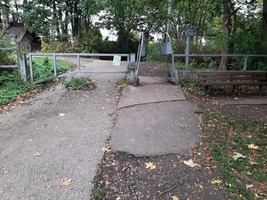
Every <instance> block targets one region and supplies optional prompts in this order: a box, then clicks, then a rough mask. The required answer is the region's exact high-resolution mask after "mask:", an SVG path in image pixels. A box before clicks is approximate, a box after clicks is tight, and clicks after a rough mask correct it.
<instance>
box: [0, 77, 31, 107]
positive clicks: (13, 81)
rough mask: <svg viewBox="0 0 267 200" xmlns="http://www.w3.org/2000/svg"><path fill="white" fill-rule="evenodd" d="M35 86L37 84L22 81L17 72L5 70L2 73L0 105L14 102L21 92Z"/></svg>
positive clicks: (0, 79)
mask: <svg viewBox="0 0 267 200" xmlns="http://www.w3.org/2000/svg"><path fill="white" fill-rule="evenodd" d="M35 87H36V85H30V84H28V83H23V82H20V81H19V80H18V76H17V73H15V72H3V73H2V74H1V75H0V105H5V104H7V103H10V102H13V101H14V100H15V99H16V97H17V96H18V95H19V94H21V93H23V92H25V91H27V90H30V89H33V88H35Z"/></svg>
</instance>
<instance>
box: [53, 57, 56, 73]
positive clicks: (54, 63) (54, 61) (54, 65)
mask: <svg viewBox="0 0 267 200" xmlns="http://www.w3.org/2000/svg"><path fill="white" fill-rule="evenodd" d="M53 67H54V77H57V58H56V54H53Z"/></svg>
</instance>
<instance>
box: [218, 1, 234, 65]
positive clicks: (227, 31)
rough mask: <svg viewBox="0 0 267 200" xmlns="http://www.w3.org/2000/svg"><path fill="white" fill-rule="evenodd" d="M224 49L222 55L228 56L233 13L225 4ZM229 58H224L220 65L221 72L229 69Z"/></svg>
mask: <svg viewBox="0 0 267 200" xmlns="http://www.w3.org/2000/svg"><path fill="white" fill-rule="evenodd" d="M223 11H224V15H223V35H224V37H223V47H222V52H221V53H222V54H228V48H229V41H228V37H229V34H230V29H229V23H230V18H231V13H230V8H229V5H228V3H224V4H223ZM228 61H229V58H228V57H222V58H221V61H220V65H219V68H218V69H219V70H227V68H228Z"/></svg>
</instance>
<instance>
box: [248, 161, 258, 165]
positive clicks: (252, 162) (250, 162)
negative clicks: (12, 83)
mask: <svg viewBox="0 0 267 200" xmlns="http://www.w3.org/2000/svg"><path fill="white" fill-rule="evenodd" d="M249 164H251V165H257V164H258V163H256V162H254V161H249Z"/></svg>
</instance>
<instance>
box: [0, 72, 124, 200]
mask: <svg viewBox="0 0 267 200" xmlns="http://www.w3.org/2000/svg"><path fill="white" fill-rule="evenodd" d="M90 77H91V78H92V79H94V80H95V81H96V83H97V89H96V90H95V91H67V90H66V89H64V87H63V86H60V85H59V86H57V87H56V88H53V89H51V90H49V91H46V92H44V93H42V94H41V95H40V96H38V97H36V98H35V99H32V100H30V101H28V102H27V104H26V105H23V106H21V107H20V108H15V109H14V110H13V111H12V112H10V113H6V114H1V115H0V199H1V200H13V199H14V200H17V199H21V200H31V199H33V200H43V199H46V200H49V199H51V200H55V199H57V200H61V199H62V200H63V199H64V200H66V199H83V200H84V199H90V194H91V188H92V180H93V177H94V176H95V175H96V167H97V165H98V163H99V162H100V160H101V159H102V157H103V152H102V148H103V147H104V146H105V144H106V141H107V138H108V137H109V133H110V129H111V128H112V126H113V122H114V119H115V116H110V113H113V112H115V110H116V105H117V102H118V95H119V93H118V88H117V84H116V83H117V81H118V80H119V79H121V78H123V77H124V74H121V75H116V74H112V75H109V74H104V75H90ZM64 179H65V181H64Z"/></svg>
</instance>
